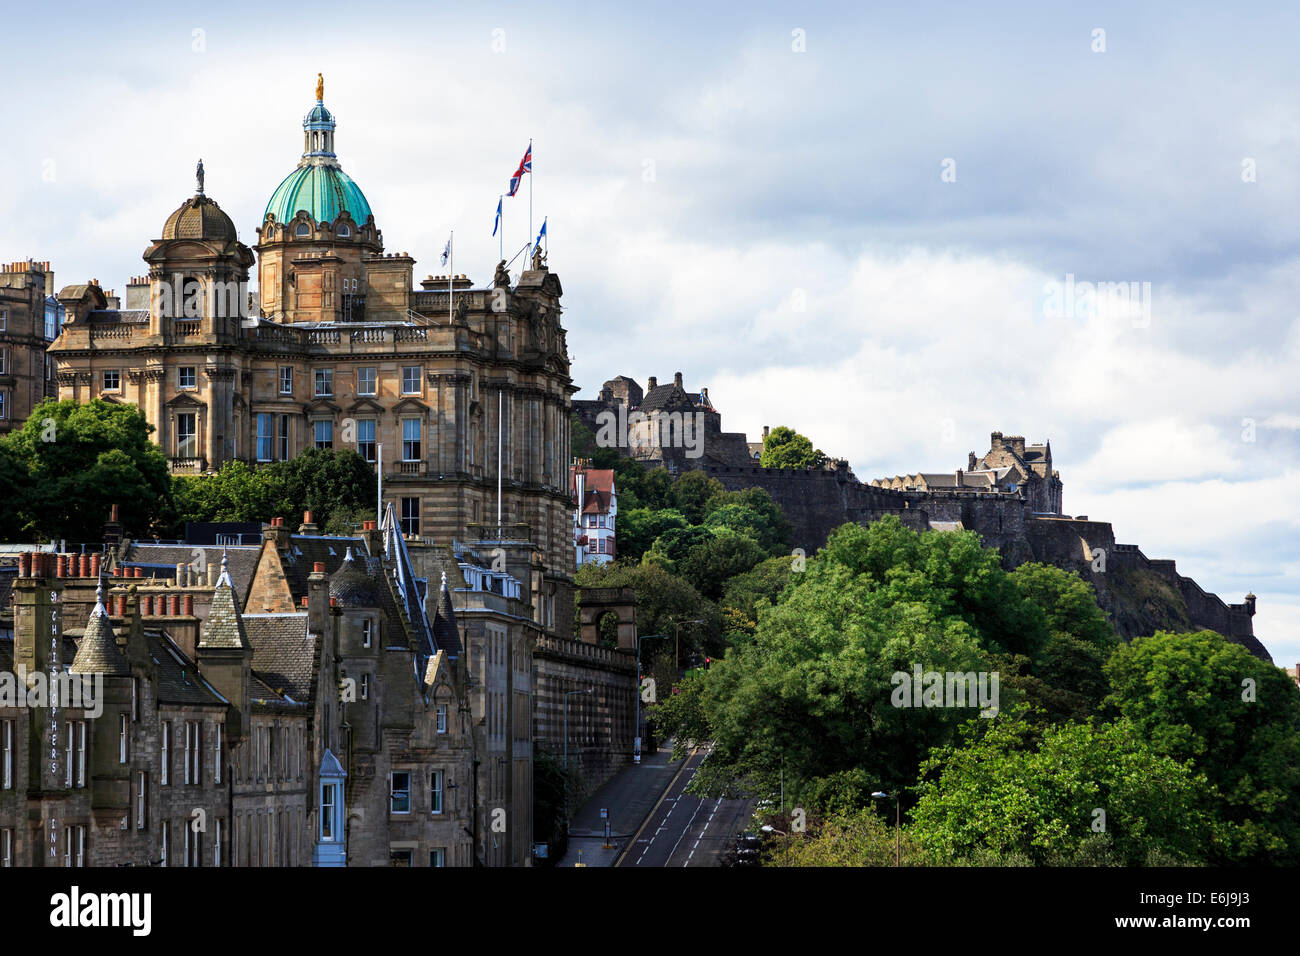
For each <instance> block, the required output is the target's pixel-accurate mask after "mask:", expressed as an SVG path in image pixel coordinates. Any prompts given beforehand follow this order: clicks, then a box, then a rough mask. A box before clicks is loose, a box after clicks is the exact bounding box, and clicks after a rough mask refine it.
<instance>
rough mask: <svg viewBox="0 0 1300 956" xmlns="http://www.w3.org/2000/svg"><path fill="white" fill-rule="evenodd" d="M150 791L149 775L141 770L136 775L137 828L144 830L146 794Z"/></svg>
mask: <svg viewBox="0 0 1300 956" xmlns="http://www.w3.org/2000/svg"><path fill="white" fill-rule="evenodd" d="M148 792H149V775H148V773H147V772H146V771H144V770H139V771H137V772H136V775H135V828H136V829H137V830H143V829H144V824H145V820H146V819H147V815H146V803H145V800H146V799H147V798H146V796H145V795H146V794H147V793H148Z"/></svg>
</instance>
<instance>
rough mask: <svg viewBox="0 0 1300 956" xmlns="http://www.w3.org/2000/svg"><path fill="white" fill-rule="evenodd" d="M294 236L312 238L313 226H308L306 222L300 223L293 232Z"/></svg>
mask: <svg viewBox="0 0 1300 956" xmlns="http://www.w3.org/2000/svg"><path fill="white" fill-rule="evenodd" d="M293 234H294V235H295V236H298V237H300V238H303V237H306V236H310V235H311V226H309V225H307V224H306V223H305V222H300V223H298V225H297V227H296V228H295V229H294V230H293Z"/></svg>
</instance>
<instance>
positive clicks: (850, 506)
mask: <svg viewBox="0 0 1300 956" xmlns="http://www.w3.org/2000/svg"><path fill="white" fill-rule="evenodd" d="M706 471H707V473H708V474H709V476H710V477H713V478H716V479H718V480H719V481H720V482H722V484H723V485H724V486H725V487H726V488H728V489H729V490H737V489H741V488H762V489H764V490H765V491H766V492H767V493H768V494H769V495H771V496H772V500H774V501H775V502H776V503H777V504H779V505H781V507H782V508H784V509H785V513H786V516H787V517H788V518H789V519H790V522H791V524H792V525H793V526H794V540H793V541H792V546H793V547H796V548H802V549H803V550H804V552H805V553H807V554H809V555H811V554H813V553H814V552H815V551H816V550H817V549H818V548H820V547H821V546H822V545H824V544H825V543H826V539H827V537H828V536H829V534H830V532H831V531H833V530H834V529H835V528H837V527H839V526H840V525H841V524H844V523H845V522H849V521H854V522H858V523H860V524H869V523H870V522H872V521H876V520H879V519H880V518H882V517H884V516H885V515H887V514H892V515H895V516H897V517H898V518H899V519H900V520H901V521H902V522H903V523H904V524H905V525H907V526H908V527H910V528H914V529H916V530H918V531H923V530H927V529H931V528H942V529H950V530H955V529H967V530H971V531H977V532H979V534H980V537H981V538H982V539H983V541H984V543H985V544H986V545H988V546H989V547H995V548H997V549H998V550H999V551H1000V552H1001V553H1002V560H1003V564H1004V565H1005V566H1007V567H1009V568H1010V567H1015V566H1017V565H1019V564H1023V563H1025V562H1026V561H1042V562H1043V563H1045V564H1052V565H1055V566H1057V567H1060V568H1065V569H1067V570H1072V571H1077V572H1078V573H1079V575H1080V576H1081V577H1083V578H1084V580H1086V581H1089V582H1091V583H1092V585H1093V587H1094V588H1095V589H1096V591H1097V602H1098V603H1099V604H1100V605H1101V607H1102V608H1103V609H1104V610H1105V611H1106V612H1107V613H1109V614H1110V616H1111V620H1112V622H1113V623H1114V625H1115V628H1116V630H1118V631H1119V633H1120V635H1121V636H1123V637H1124V638H1125V639H1126V640H1130V639H1132V638H1134V637H1137V636H1140V635H1145V634H1153V633H1155V632H1156V631H1158V630H1174V631H1199V630H1212V631H1217V632H1218V633H1220V634H1222V635H1223V636H1224V637H1226V638H1228V639H1229V640H1231V641H1233V642H1234V643H1237V644H1241V645H1242V646H1243V647H1245V648H1246V649H1247V650H1249V651H1250V652H1251V653H1252V654H1254V655H1255V656H1256V657H1259V658H1261V659H1263V660H1266V661H1270V662H1271V661H1272V657H1271V656H1270V655H1269V653H1268V651H1267V650H1266V649H1265V648H1264V645H1263V644H1261V643H1260V642H1259V640H1258V639H1257V638H1256V637H1255V634H1254V628H1253V625H1252V620H1251V619H1252V618H1253V617H1254V614H1255V597H1254V595H1247V596H1246V599H1245V601H1244V602H1243V603H1241V604H1227V603H1225V602H1224V601H1222V600H1221V599H1220V598H1219V597H1218V596H1217V595H1214V594H1210V593H1209V592H1207V591H1204V590H1202V589H1201V587H1200V585H1198V584H1197V583H1196V582H1195V581H1193V580H1192V579H1191V578H1188V577H1184V576H1183V575H1181V574H1179V573H1178V569H1177V566H1176V565H1175V563H1174V562H1173V561H1170V560H1157V559H1152V558H1148V557H1147V556H1146V555H1145V554H1143V553H1142V551H1141V549H1140V548H1138V546H1137V545H1132V544H1117V543H1116V542H1115V533H1114V529H1113V528H1112V527H1111V525H1110V523H1109V522H1105V521H1091V520H1088V519H1087V518H1071V517H1068V516H1065V515H1045V514H1041V513H1036V512H1035V511H1033V510H1032V508H1031V504H1030V502H1029V501H1028V500H1027V499H1026V498H1025V497H1024V496H1023V495H1018V494H990V493H988V492H980V491H955V490H954V491H899V490H895V489H891V488H882V487H874V486H870V485H864V484H863V483H862V482H860V481H858V480H857V478H855V477H854V476H853V473H852V472H851V471H849V470H848V468H847V467H844V468H840V469H837V470H811V469H810V470H806V471H800V470H794V469H775V468H760V467H757V466H752V467H724V466H715V467H709V468H707V469H706Z"/></svg>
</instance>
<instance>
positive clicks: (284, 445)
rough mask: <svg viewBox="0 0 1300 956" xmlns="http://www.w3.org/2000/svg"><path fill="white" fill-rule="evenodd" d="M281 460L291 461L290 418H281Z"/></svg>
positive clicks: (283, 416)
mask: <svg viewBox="0 0 1300 956" xmlns="http://www.w3.org/2000/svg"><path fill="white" fill-rule="evenodd" d="M280 460H281V461H288V460H289V416H288V415H281V416H280Z"/></svg>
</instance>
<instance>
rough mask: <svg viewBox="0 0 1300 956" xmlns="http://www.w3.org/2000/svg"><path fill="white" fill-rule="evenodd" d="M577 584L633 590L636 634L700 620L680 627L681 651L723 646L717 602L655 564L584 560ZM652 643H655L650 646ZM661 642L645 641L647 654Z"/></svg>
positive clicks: (712, 649) (667, 631)
mask: <svg viewBox="0 0 1300 956" xmlns="http://www.w3.org/2000/svg"><path fill="white" fill-rule="evenodd" d="M574 579H575V581H576V582H577V584H578V587H580V588H585V587H595V588H632V589H633V590H634V591H636V599H637V607H636V627H637V633H638V634H642V635H645V634H667V635H670V636H671V635H672V634H673V632H674V627H673V622H674V621H690V620H703V621H704V624H702V625H686V624H683V625H682V626H681V627H680V629H679V630H680V636H681V652H682V658H683V659H685V657H686V655H687V654H688V653H692V652H696V651H698V652H701V653H706V654H712V655H714V656H716V655H718V654H720V653H721V651H722V649H723V647H724V646H725V645H724V644H723V642H722V613H721V612H720V611H719V610H718V606H717V605H716V604H714V603H713V602H712V601H710V600H708V599H707V598H705V597H702V596H701V595H700V593H699V592H698V591H696V590H695V588H693V587H692V586H691V585H690V584H689V583H688V582H687V581H684V580H683V579H682V578H679V577H677V576H676V575H673V574H670V573H669V572H668V571H666V570H664V569H663V568H662V567H660V566H659V565H657V564H654V563H649V564H621V563H615V564H604V565H600V564H584V565H583V566H582V567H580V568H578V573H577V574H576V575H575V577H574ZM652 644H653V645H656V646H655V647H652ZM663 645H668V647H669V651H668V653H669V655H670V656H669V659H670V660H671V653H672V651H671V645H672V641H671V640H667V641H656V642H651V643H650V644H646V645H645V650H646V652H647V653H649V654H659V653H660V652H661V650H660V649H661V648H662V646H663Z"/></svg>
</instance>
